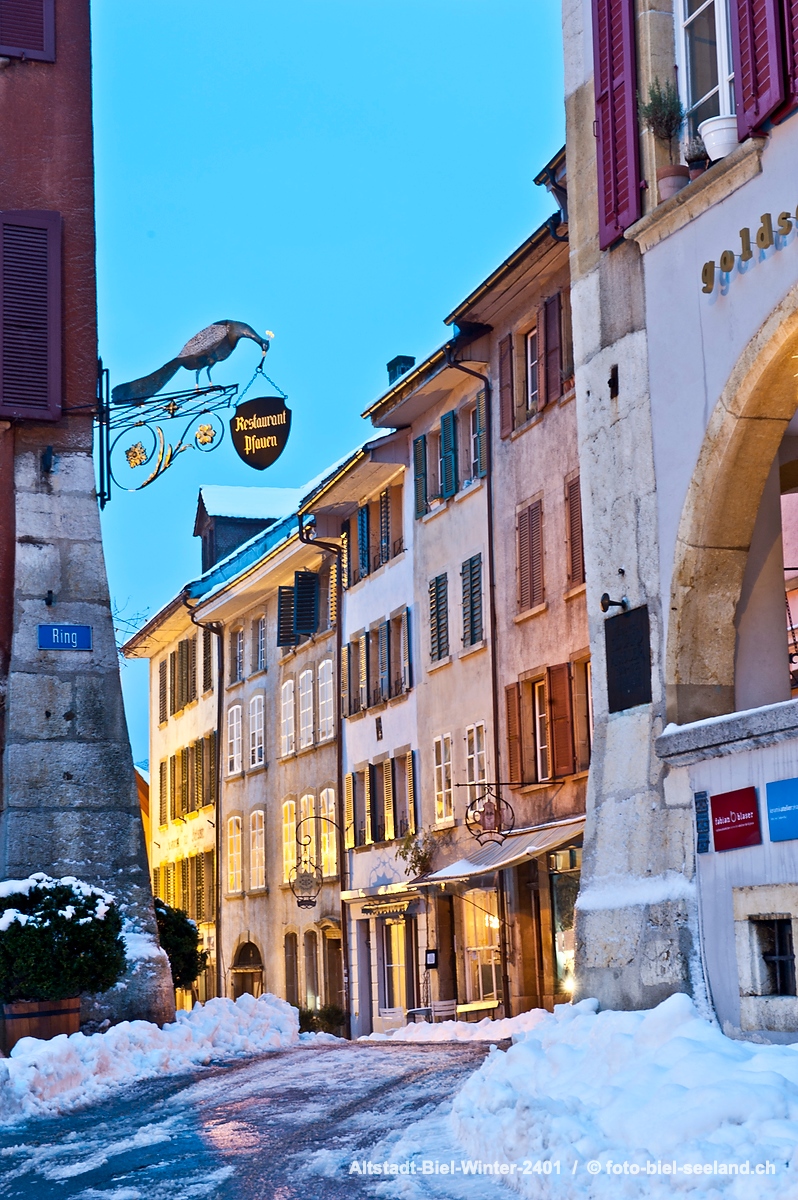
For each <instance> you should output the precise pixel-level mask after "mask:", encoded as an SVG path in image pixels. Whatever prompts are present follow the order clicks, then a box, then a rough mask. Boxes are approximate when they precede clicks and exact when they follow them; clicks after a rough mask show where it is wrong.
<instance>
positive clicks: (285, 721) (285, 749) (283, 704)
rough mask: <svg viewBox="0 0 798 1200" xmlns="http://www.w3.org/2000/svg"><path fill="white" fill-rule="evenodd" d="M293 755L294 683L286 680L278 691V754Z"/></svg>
mask: <svg viewBox="0 0 798 1200" xmlns="http://www.w3.org/2000/svg"><path fill="white" fill-rule="evenodd" d="M293 753H294V681H293V679H286V681H285V683H284V684H283V686H282V687H281V689H280V754H281V755H282V756H283V757H285V755H286V754H293Z"/></svg>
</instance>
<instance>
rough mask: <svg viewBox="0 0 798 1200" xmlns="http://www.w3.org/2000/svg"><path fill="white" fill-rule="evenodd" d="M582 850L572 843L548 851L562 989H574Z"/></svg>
mask: <svg viewBox="0 0 798 1200" xmlns="http://www.w3.org/2000/svg"><path fill="white" fill-rule="evenodd" d="M581 865H582V851H581V849H580V848H577V847H572V848H570V849H568V850H557V851H555V852H554V854H550V855H549V877H550V879H551V916H552V923H553V932H554V969H555V973H556V986H557V991H559V992H569V993H570V992H572V991H573V990H574V952H575V949H576V943H575V938H574V905H575V904H576V897H577V894H578V892H579V873H580V867H581Z"/></svg>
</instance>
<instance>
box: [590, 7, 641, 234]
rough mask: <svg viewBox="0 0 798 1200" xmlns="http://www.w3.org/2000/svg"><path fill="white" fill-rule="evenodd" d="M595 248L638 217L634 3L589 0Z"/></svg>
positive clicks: (621, 231) (638, 183)
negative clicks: (596, 224)
mask: <svg viewBox="0 0 798 1200" xmlns="http://www.w3.org/2000/svg"><path fill="white" fill-rule="evenodd" d="M593 73H594V85H595V95H596V124H595V133H596V138H597V146H596V157H597V166H598V202H599V245H600V247H601V249H602V250H606V248H607V247H608V246H611V245H612V243H613V242H616V241H617V240H618V238H619V237H620V236H621V234H622V233H623V231H624V230H625V229H628V227H629V226H630V225H632V224H633V223H634V222H635V221H636V220H637V219H638V217H639V216H640V212H641V204H640V166H639V160H640V147H639V136H638V128H637V56H636V52H635V5H634V0H593Z"/></svg>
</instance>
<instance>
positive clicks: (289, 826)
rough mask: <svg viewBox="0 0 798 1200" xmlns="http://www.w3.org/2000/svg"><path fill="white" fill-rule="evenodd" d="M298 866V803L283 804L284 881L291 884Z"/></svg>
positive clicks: (291, 801) (293, 801)
mask: <svg viewBox="0 0 798 1200" xmlns="http://www.w3.org/2000/svg"><path fill="white" fill-rule="evenodd" d="M295 866H296V801H295V800H286V801H285V802H284V803H283V881H284V882H285V883H288V882H289V879H290V877H291V871H292V870H293V869H294V867H295Z"/></svg>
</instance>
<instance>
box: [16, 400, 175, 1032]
mask: <svg viewBox="0 0 798 1200" xmlns="http://www.w3.org/2000/svg"><path fill="white" fill-rule="evenodd" d="M47 447H52V462H51V464H50V462H49V461H48V460H49V459H50V454H49V451H48V453H47V454H46V455H45V457H44V458H43V454H44V452H45V451H46V450H47ZM15 450H16V453H15V486H16V537H15V552H16V553H15V575H14V604H13V633H12V640H11V660H10V670H9V675H8V683H7V714H6V738H5V751H4V763H3V766H4V770H3V794H2V811H0V875H1V876H2V877H4V878H24V877H26V876H27V875H30V874H31V873H32V872H34V871H46V872H47V873H48V874H50V875H53V876H64V875H76V876H78V877H79V878H81V879H85V880H87V881H88V882H89V883H93V884H97V885H99V886H101V887H103V888H105V889H106V890H107V891H109V892H112V893H113V894H114V896H115V897H116V898H117V900H118V902H119V904H120V908H121V910H122V913H123V916H124V918H125V931H126V933H130V934H134V935H142V934H143V935H145V937H143V938H142V937H141V936H138V937H134V938H133V939H132V941H131V942H129V944H128V970H127V973H126V974H125V976H124V978H123V979H122V980H121V981H120V982H119V983H118V984H117V985H116V987H114V988H112V989H111V990H110V991H108V992H105V993H103V994H102V995H100V996H96V997H84V1004H83V1009H82V1016H83V1019H84V1020H86V1019H95V1020H102V1019H104V1018H106V1017H107V1018H109V1019H110V1020H112V1021H118V1020H126V1019H133V1018H143V1019H145V1020H151V1021H157V1022H159V1023H162V1022H163V1021H165V1020H170V1019H172V1018H173V1016H174V994H173V991H172V979H171V974H170V971H169V964H168V961H167V959H166V956H165V954H164V953H163V951H162V950H160V948H159V947H158V944H157V930H156V925H155V914H154V910H153V902H152V894H151V889H150V881H149V872H148V869H147V857H146V852H145V846H144V835H143V830H142V824H141V817H140V814H139V806H138V798H137V795H136V784H135V777H134V773H133V761H132V756H131V751H130V745H129V741H128V735H127V726H126V722H125V714H124V709H123V707H122V689H121V684H120V679H119V664H118V658H117V649H116V644H115V641H114V629H113V620H112V617H111V611H110V602H109V595H108V584H107V581H106V573H105V563H104V560H103V552H102V543H101V540H100V519H99V511H98V506H97V499H96V495H95V491H94V466H93V462H92V454H91V451H92V425H91V418H90V417H85V416H77V415H72V416H70V417H68V418H65V419H64V420H63V421H61V422H59V423H58V424H56V425H52V426H49V427H48V426H43V425H41V424H36V425H34V424H20V425H18V426H17V427H16V430H15ZM48 467H49V469H48ZM48 599H49V600H50V603H49V604H48ZM61 623H66V624H78V625H89V626H91V628H92V634H93V649H92V650H91V652H83V651H77V650H74V651H72V650H59V651H54V650H38V649H37V626H38V625H40V624H61ZM131 948H132V949H134V950H135V949H138V951H139V952H141V951H142V950H143V951H144V956H143V957H135V958H133V957H131V955H130V950H131Z"/></svg>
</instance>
